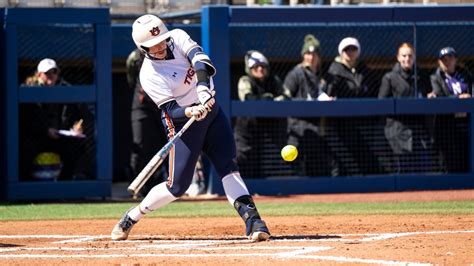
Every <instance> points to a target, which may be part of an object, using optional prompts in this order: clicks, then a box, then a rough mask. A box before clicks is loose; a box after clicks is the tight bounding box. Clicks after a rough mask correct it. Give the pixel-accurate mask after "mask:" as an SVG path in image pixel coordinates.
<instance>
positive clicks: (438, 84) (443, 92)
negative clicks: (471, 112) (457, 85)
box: [430, 67, 472, 97]
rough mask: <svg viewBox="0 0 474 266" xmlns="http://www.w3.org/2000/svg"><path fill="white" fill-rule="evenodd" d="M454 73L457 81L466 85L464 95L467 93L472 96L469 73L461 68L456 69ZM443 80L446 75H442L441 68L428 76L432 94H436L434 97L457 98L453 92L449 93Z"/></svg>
mask: <svg viewBox="0 0 474 266" xmlns="http://www.w3.org/2000/svg"><path fill="white" fill-rule="evenodd" d="M455 73H456V74H455V75H457V76H458V78H459V80H460V81H461V82H463V83H465V84H466V85H467V91H466V93H469V94H471V95H472V76H471V73H469V71H467V70H466V69H463V68H461V67H456V72H455ZM445 79H446V73H444V72H443V71H442V70H441V68H439V67H438V69H436V71H435V73H433V74H432V75H431V76H430V80H431V86H432V87H433V92H434V93H435V94H436V96H439V97H457V95H455V94H453V92H451V91H450V90H449V89H448V85H447V84H446V82H445Z"/></svg>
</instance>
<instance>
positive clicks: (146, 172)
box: [127, 116, 196, 195]
mask: <svg viewBox="0 0 474 266" xmlns="http://www.w3.org/2000/svg"><path fill="white" fill-rule="evenodd" d="M195 120H196V118H195V117H194V116H192V117H191V118H190V119H189V120H188V122H186V124H184V126H183V128H181V130H180V131H179V132H178V133H176V135H175V136H174V137H173V138H172V139H171V140H170V141H168V143H166V144H165V146H163V148H161V150H159V151H158V152H157V153H156V154H155V156H153V158H151V160H150V161H149V162H148V164H147V165H146V166H145V167H144V168H143V170H142V171H141V172H140V174H138V176H137V177H136V178H135V179H134V180H133V182H132V183H131V184H130V185H129V186H128V189H127V190H128V192H129V193H130V194H132V195H136V194H137V193H138V191H140V189H141V188H142V187H143V185H144V184H145V183H146V181H148V179H149V178H150V176H151V175H152V174H153V173H154V172H155V171H156V169H158V166H160V165H161V163H162V162H163V160H164V159H165V158H166V156H168V153H169V152H170V150H171V148H172V147H173V145H174V144H175V143H176V141H178V139H179V138H180V137H181V135H183V133H184V132H185V131H186V130H187V129H188V128H189V126H191V124H192V123H193V122H194V121H195Z"/></svg>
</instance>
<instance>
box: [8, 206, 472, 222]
mask: <svg viewBox="0 0 474 266" xmlns="http://www.w3.org/2000/svg"><path fill="white" fill-rule="evenodd" d="M136 204H137V203H132V202H128V203H58V204H56V203H55V204H0V220H1V221H8V220H58V219H103V218H110V219H118V218H119V217H120V216H121V215H122V214H123V213H124V212H125V211H126V210H127V209H128V208H130V207H131V206H135V205H136ZM258 209H259V210H260V213H261V214H262V215H264V216H295V215H298V216H300V215H302V216H316V215H377V214H387V215H403V214H440V215H451V214H452V215H454V214H474V201H443V202H384V203H259V204H258ZM235 215H236V213H235V210H234V209H233V207H232V206H230V205H229V204H228V203H227V202H224V201H222V202H206V201H193V202H189V201H185V202H174V203H171V204H169V205H167V206H165V207H163V208H161V209H160V210H157V211H155V212H152V213H151V214H150V215H149V216H151V217H183V218H185V217H233V216H235Z"/></svg>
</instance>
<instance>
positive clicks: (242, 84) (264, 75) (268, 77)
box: [234, 50, 287, 177]
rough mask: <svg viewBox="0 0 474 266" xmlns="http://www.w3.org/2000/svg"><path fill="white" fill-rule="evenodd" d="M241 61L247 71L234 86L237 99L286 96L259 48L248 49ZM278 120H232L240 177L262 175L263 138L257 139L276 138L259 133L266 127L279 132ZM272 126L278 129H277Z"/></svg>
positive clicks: (277, 99) (281, 97)
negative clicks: (257, 49)
mask: <svg viewBox="0 0 474 266" xmlns="http://www.w3.org/2000/svg"><path fill="white" fill-rule="evenodd" d="M244 63H245V73H247V74H246V75H244V76H242V77H240V79H239V83H238V85H237V87H238V95H239V99H240V100H241V101H249V100H264V101H281V100H285V99H287V95H285V93H284V91H283V82H282V81H281V79H280V78H279V77H278V76H277V75H273V74H272V73H271V70H270V64H269V62H268V59H267V58H266V57H265V55H263V54H262V53H261V52H259V51H255V50H250V51H248V52H247V53H246V55H245V57H244ZM281 121H282V120H281V119H266V118H257V117H238V118H237V119H236V121H235V127H234V135H235V141H236V145H237V162H238V164H239V168H240V171H241V172H242V175H243V176H247V177H250V176H251V177H262V174H263V173H262V172H261V164H262V161H261V160H262V153H263V146H262V145H263V144H262V143H263V140H262V139H261V138H263V137H269V138H273V137H277V135H267V136H265V134H263V133H264V132H266V131H265V130H268V129H270V128H271V129H274V130H273V132H281V130H283V128H284V127H285V126H286V125H281ZM285 124H286V123H285ZM275 127H281V128H282V129H281V130H279V129H278V128H275ZM275 141H278V140H275ZM275 141H273V142H272V143H275Z"/></svg>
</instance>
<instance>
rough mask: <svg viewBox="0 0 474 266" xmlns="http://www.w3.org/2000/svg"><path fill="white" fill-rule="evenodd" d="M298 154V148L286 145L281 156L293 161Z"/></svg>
mask: <svg viewBox="0 0 474 266" xmlns="http://www.w3.org/2000/svg"><path fill="white" fill-rule="evenodd" d="M297 156H298V149H296V147H295V146H293V145H286V146H285V147H283V149H281V157H282V158H283V160H285V161H287V162H292V161H294V160H295V159H296V157H297Z"/></svg>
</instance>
